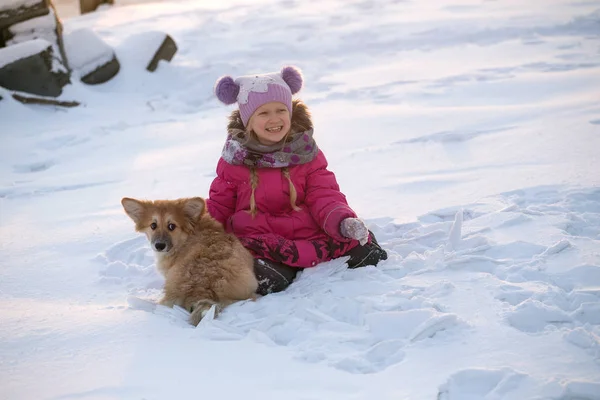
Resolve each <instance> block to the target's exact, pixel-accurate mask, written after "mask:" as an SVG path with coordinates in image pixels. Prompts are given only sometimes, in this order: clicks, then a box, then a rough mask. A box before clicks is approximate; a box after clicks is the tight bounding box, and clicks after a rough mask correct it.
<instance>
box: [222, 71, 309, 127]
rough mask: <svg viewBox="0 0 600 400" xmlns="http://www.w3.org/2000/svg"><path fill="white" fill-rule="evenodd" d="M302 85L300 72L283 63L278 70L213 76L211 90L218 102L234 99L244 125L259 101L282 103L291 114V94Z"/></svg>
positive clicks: (228, 102) (227, 101)
mask: <svg viewBox="0 0 600 400" xmlns="http://www.w3.org/2000/svg"><path fill="white" fill-rule="evenodd" d="M301 88H302V73H301V72H300V70H299V69H298V68H296V67H291V66H288V67H284V68H283V69H282V70H281V72H272V73H268V74H262V75H247V76H241V77H239V78H237V79H235V80H234V79H233V78H232V77H231V76H223V77H221V78H219V79H218V80H217V83H216V85H215V94H216V95H217V98H218V99H219V100H221V102H223V103H225V104H233V103H235V102H236V101H237V103H238V106H239V107H240V116H241V117H242V122H243V123H244V126H246V125H247V124H248V120H249V119H250V117H251V116H252V114H253V113H254V111H256V109H257V108H258V107H260V106H262V105H263V104H267V103H270V102H272V101H278V102H280V103H283V104H285V106H286V107H287V108H288V110H289V112H290V116H291V115H292V95H293V94H296V93H298V92H299V91H300V89H301Z"/></svg>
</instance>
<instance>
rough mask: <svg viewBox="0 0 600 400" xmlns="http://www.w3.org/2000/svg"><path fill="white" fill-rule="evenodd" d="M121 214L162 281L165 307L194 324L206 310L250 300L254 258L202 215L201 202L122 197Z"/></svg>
mask: <svg viewBox="0 0 600 400" xmlns="http://www.w3.org/2000/svg"><path fill="white" fill-rule="evenodd" d="M121 204H122V205H123V208H124V209H125V212H126V213H127V215H129V217H130V218H131V219H132V220H133V222H135V230H136V231H138V232H143V233H145V234H146V236H147V237H148V240H149V241H150V246H151V247H152V250H154V252H155V255H156V261H157V267H158V269H159V270H160V272H161V273H162V274H163V275H164V276H165V287H164V292H165V293H164V297H163V299H162V300H161V301H160V304H163V305H165V306H168V307H173V306H174V305H178V306H180V307H183V308H185V309H186V310H188V311H189V312H191V316H190V323H192V324H194V325H198V323H199V322H200V320H201V319H202V318H203V317H204V316H205V315H206V313H207V312H208V310H209V309H210V307H211V306H212V305H213V304H215V305H216V306H217V311H219V310H221V309H222V308H223V307H226V306H227V305H229V304H231V303H234V302H236V301H239V300H245V299H251V298H254V293H255V292H256V288H257V286H258V282H257V281H256V277H255V276H254V270H253V261H254V260H253V257H252V255H251V254H250V253H249V252H248V250H246V249H245V248H244V246H242V244H241V243H240V242H239V240H238V239H237V238H236V237H235V236H234V235H232V234H229V233H226V232H225V230H224V228H223V226H222V225H221V224H220V223H219V222H218V221H216V220H215V219H214V218H212V217H211V216H210V215H209V214H208V213H207V212H206V203H205V201H204V199H202V198H200V197H193V198H189V199H178V200H157V201H140V200H135V199H130V198H127V197H125V198H123V199H122V200H121Z"/></svg>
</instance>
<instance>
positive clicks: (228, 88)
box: [215, 76, 240, 105]
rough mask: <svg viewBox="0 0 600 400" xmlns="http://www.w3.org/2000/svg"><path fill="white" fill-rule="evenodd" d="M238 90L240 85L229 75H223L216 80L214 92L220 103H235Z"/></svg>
mask: <svg viewBox="0 0 600 400" xmlns="http://www.w3.org/2000/svg"><path fill="white" fill-rule="evenodd" d="M239 92H240V85H238V84H237V83H235V81H234V80H233V78H232V77H231V76H223V77H221V78H219V79H218V80H217V84H216V85H215V94H216V95H217V98H218V99H219V100H220V101H221V102H222V103H225V104H227V105H229V104H233V103H235V102H236V101H237V96H238V94H239Z"/></svg>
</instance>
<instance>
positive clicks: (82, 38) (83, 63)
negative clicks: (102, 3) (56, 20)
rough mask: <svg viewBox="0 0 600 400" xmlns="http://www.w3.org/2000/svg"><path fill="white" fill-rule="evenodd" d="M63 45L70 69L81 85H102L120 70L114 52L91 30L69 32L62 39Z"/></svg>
mask: <svg viewBox="0 0 600 400" xmlns="http://www.w3.org/2000/svg"><path fill="white" fill-rule="evenodd" d="M64 44H65V51H66V53H67V58H68V59H69V62H70V67H71V69H72V70H73V72H75V73H77V74H78V75H79V77H80V79H81V81H82V82H83V83H87V84H89V85H95V84H99V83H104V82H106V81H108V80H109V79H111V78H112V77H114V76H115V75H116V74H117V73H118V72H119V69H120V68H121V66H120V64H119V60H118V59H117V56H116V54H115V52H114V50H113V49H112V48H111V47H110V46H109V45H107V44H106V43H105V42H104V41H103V40H102V39H101V38H100V37H99V36H98V35H97V34H96V33H95V32H94V31H92V30H91V29H87V28H83V29H78V30H76V31H73V32H71V33H70V34H68V35H66V36H65V37H64Z"/></svg>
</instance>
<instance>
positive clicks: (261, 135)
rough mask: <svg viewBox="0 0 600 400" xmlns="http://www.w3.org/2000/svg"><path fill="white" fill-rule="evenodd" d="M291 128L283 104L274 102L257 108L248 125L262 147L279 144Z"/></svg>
mask: <svg viewBox="0 0 600 400" xmlns="http://www.w3.org/2000/svg"><path fill="white" fill-rule="evenodd" d="M291 127H292V121H291V118H290V112H289V111H288V109H287V107H286V106H285V105H284V104H283V103H279V102H276V101H273V102H271V103H266V104H263V105H262V106H260V107H258V108H257V109H256V111H254V114H252V117H251V118H250V121H249V123H248V128H249V129H250V130H252V131H254V133H256V136H257V138H258V141H259V142H260V143H261V144H264V145H273V144H277V143H279V142H280V141H281V140H282V139H283V138H284V137H285V135H287V133H288V132H289V131H290V128H291Z"/></svg>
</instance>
